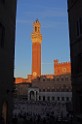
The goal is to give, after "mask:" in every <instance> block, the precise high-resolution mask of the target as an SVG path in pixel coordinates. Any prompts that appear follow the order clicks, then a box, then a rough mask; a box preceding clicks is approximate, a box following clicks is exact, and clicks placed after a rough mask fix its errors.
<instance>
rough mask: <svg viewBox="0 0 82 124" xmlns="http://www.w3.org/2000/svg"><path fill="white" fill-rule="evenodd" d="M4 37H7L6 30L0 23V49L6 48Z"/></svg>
mask: <svg viewBox="0 0 82 124" xmlns="http://www.w3.org/2000/svg"><path fill="white" fill-rule="evenodd" d="M4 35H5V30H4V26H3V25H2V24H1V23H0V47H1V48H3V47H4Z"/></svg>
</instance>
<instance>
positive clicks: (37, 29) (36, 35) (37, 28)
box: [31, 19, 42, 43]
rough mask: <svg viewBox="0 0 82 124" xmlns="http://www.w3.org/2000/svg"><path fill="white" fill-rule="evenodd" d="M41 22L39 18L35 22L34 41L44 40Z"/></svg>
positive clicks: (32, 36)
mask: <svg viewBox="0 0 82 124" xmlns="http://www.w3.org/2000/svg"><path fill="white" fill-rule="evenodd" d="M40 26H41V25H40V22H39V20H38V19H36V21H35V22H34V23H33V32H32V35H31V38H32V43H41V42H42V35H41V33H40Z"/></svg>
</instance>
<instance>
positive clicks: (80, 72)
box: [68, 0, 82, 114]
mask: <svg viewBox="0 0 82 124" xmlns="http://www.w3.org/2000/svg"><path fill="white" fill-rule="evenodd" d="M68 21H69V37H70V56H71V68H72V73H71V75H72V89H73V91H72V92H73V108H74V109H73V110H74V112H75V113H77V114H82V107H81V103H82V0H68ZM78 106H79V107H78Z"/></svg>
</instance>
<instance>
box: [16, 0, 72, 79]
mask: <svg viewBox="0 0 82 124" xmlns="http://www.w3.org/2000/svg"><path fill="white" fill-rule="evenodd" d="M37 18H38V20H39V21H40V23H41V34H42V37H43V40H42V74H53V73H54V68H53V67H54V63H53V61H54V59H58V60H59V61H60V62H64V61H70V51H69V34H68V17H67V0H18V3H17V18H16V38H15V70H14V75H15V77H27V75H28V74H31V64H32V62H31V60H32V48H31V46H32V41H31V33H32V30H33V27H32V24H33V22H34V21H35V20H36V19H37Z"/></svg>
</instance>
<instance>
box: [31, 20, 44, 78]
mask: <svg viewBox="0 0 82 124" xmlns="http://www.w3.org/2000/svg"><path fill="white" fill-rule="evenodd" d="M31 38H32V76H33V77H37V76H39V77H40V76H41V43H42V35H41V33H40V22H39V21H38V19H37V20H36V21H35V22H34V23H33V32H32V35H31Z"/></svg>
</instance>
